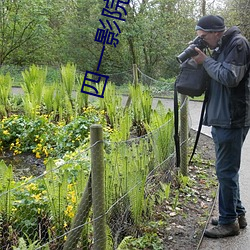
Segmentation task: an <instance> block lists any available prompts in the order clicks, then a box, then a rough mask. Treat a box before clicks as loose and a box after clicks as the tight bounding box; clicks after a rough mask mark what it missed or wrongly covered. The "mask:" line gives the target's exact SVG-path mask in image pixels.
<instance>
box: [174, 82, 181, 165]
mask: <svg viewBox="0 0 250 250" xmlns="http://www.w3.org/2000/svg"><path fill="white" fill-rule="evenodd" d="M176 81H177V80H176ZM176 81H175V83H174V128H175V133H174V141H175V154H176V167H177V168H179V167H180V138H179V112H178V108H179V107H178V93H177V88H176Z"/></svg>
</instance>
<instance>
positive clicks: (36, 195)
mask: <svg viewBox="0 0 250 250" xmlns="http://www.w3.org/2000/svg"><path fill="white" fill-rule="evenodd" d="M41 195H42V194H41V193H39V194H33V195H32V197H33V198H35V200H36V201H40V200H41V199H42V197H41Z"/></svg>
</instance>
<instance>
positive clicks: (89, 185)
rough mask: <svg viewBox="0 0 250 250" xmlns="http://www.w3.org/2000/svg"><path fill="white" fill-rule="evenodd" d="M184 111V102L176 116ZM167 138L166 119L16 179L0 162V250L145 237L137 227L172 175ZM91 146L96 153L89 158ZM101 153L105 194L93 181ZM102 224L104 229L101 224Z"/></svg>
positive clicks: (115, 243)
mask: <svg viewBox="0 0 250 250" xmlns="http://www.w3.org/2000/svg"><path fill="white" fill-rule="evenodd" d="M140 73H141V74H142V76H143V77H144V79H146V78H147V79H150V80H151V81H155V80H154V79H152V78H150V77H148V76H146V75H143V73H142V72H140ZM186 105H187V98H186V99H185V100H184V101H183V103H182V106H181V107H180V110H182V109H186ZM185 119H186V118H185ZM184 129H187V128H184ZM173 134H174V126H173V115H171V116H169V119H168V121H167V122H166V123H165V124H163V125H161V126H160V127H158V128H156V129H152V131H151V132H150V133H147V134H146V135H144V136H141V137H136V138H133V139H129V140H126V141H118V142H114V141H112V140H108V139H106V138H104V139H100V140H97V141H96V142H94V143H92V145H91V146H90V147H89V148H87V149H86V148H83V149H78V150H76V152H74V159H71V158H70V156H68V157H66V158H65V159H63V160H57V161H54V160H52V159H48V161H47V162H46V164H45V166H44V172H43V174H41V175H39V176H36V177H34V176H30V177H23V178H20V179H19V180H16V178H15V174H14V171H13V169H12V168H11V166H6V164H5V163H4V162H3V161H1V163H0V179H1V182H0V190H1V193H0V210H1V213H0V246H1V249H53V250H54V249H55V250H56V249H64V250H67V249H98V250H101V249H119V246H121V245H122V244H125V242H126V239H129V237H136V236H137V235H139V234H143V231H140V230H139V229H138V228H139V225H140V224H141V223H142V222H143V221H146V220H150V219H152V218H153V217H154V215H155V211H154V208H155V204H156V203H157V201H159V199H162V192H165V191H164V190H162V186H161V184H162V183H165V184H169V183H171V180H172V178H173V175H175V174H176V169H175V152H174V140H173ZM183 144H186V139H184V140H182V144H181V145H182V146H183ZM96 145H102V148H101V149H99V152H97V153H95V155H94V157H93V156H92V155H93V152H91V150H92V149H93V148H94V147H95V146H96ZM100 150H101V151H100ZM102 153H103V154H104V157H103V164H104V165H103V167H104V173H103V174H104V175H103V177H104V180H103V181H104V183H103V188H102V183H101V182H98V181H97V183H95V182H93V164H94V166H96V165H98V162H100V161H102V156H101V154H102ZM76 159H77V160H76ZM93 161H95V163H93ZM100 171H101V170H100V169H99V170H97V172H100ZM97 180H98V179H97ZM17 181H18V183H20V185H19V186H16V185H15V183H16V182H17ZM93 185H94V186H93ZM14 186H15V187H14ZM13 187H14V188H13ZM100 187H101V189H97V191H95V192H93V190H96V188H100ZM98 190H99V191H98ZM100 190H103V191H104V193H105V204H104V206H105V207H104V212H101V214H100V213H99V215H98V216H95V215H94V213H95V212H94V207H95V208H97V209H98V208H99V207H102V206H103V204H102V203H103V201H102V197H101V191H100ZM93 194H95V197H93ZM94 204H95V205H94ZM99 204H100V205H99ZM103 219H105V225H103V224H101V226H100V224H99V222H100V221H103ZM99 226H100V227H101V229H99V230H98V227H99ZM103 226H104V229H103ZM98 242H99V243H100V244H98ZM104 242H105V243H104Z"/></svg>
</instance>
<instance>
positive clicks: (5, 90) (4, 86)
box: [0, 73, 12, 116]
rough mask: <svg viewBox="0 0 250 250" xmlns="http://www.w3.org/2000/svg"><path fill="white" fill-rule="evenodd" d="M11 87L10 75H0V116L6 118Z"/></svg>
mask: <svg viewBox="0 0 250 250" xmlns="http://www.w3.org/2000/svg"><path fill="white" fill-rule="evenodd" d="M11 86H12V79H11V76H10V74H9V73H7V74H6V75H0V116H7V114H8V111H9V109H10V105H9V97H10V93H11Z"/></svg>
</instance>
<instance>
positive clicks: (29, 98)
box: [21, 65, 47, 118]
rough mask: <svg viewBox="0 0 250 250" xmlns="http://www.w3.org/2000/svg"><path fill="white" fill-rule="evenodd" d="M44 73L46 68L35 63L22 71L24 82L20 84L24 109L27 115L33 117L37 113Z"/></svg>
mask: <svg viewBox="0 0 250 250" xmlns="http://www.w3.org/2000/svg"><path fill="white" fill-rule="evenodd" d="M46 75H47V68H45V69H42V68H40V67H38V66H35V65H32V66H31V67H30V68H29V70H25V71H23V72H22V76H23V80H24V82H23V83H22V84H21V86H22V89H23V90H24V98H23V102H24V110H25V113H26V115H28V116H29V117H32V118H34V117H35V116H36V115H37V112H38V114H39V109H40V105H41V102H42V96H43V89H44V86H45V81H46Z"/></svg>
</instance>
